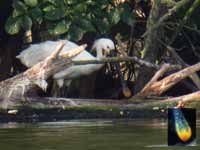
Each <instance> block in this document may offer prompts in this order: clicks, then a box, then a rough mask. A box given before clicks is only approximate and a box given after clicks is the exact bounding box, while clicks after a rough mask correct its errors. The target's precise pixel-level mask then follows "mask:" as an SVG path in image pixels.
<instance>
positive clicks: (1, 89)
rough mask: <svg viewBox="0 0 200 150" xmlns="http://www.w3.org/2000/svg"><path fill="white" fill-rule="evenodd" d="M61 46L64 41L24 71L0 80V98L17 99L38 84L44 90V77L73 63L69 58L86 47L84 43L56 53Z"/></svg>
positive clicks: (45, 84)
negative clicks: (61, 52)
mask: <svg viewBox="0 0 200 150" xmlns="http://www.w3.org/2000/svg"><path fill="white" fill-rule="evenodd" d="M63 46H64V43H60V44H59V45H58V46H57V47H56V50H55V51H54V52H53V53H52V54H51V55H50V56H49V57H47V58H46V59H45V60H44V61H42V62H39V63H38V64H36V65H34V66H33V67H32V68H30V69H28V70H27V71H25V72H24V73H21V74H18V75H16V76H14V77H12V78H9V79H7V80H5V81H2V82H0V97H1V98H2V99H7V98H10V97H14V98H16V99H19V98H21V97H23V96H26V94H27V93H28V92H29V91H31V92H29V93H32V91H34V89H35V88H37V87H38V86H39V87H40V88H42V89H43V90H45V89H46V87H47V83H46V79H47V78H49V77H50V76H52V75H53V74H55V73H57V72H59V71H60V70H63V69H64V68H66V67H69V66H71V65H73V62H72V61H71V59H70V58H72V57H74V56H76V55H77V54H79V53H80V52H82V51H83V50H84V49H85V48H86V45H82V46H80V47H78V48H75V49H72V50H71V51H69V52H67V53H64V54H61V55H58V54H59V53H60V51H61V50H62V48H63Z"/></svg>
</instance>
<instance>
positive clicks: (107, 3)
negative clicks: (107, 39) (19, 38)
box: [5, 0, 134, 41]
mask: <svg viewBox="0 0 200 150" xmlns="http://www.w3.org/2000/svg"><path fill="white" fill-rule="evenodd" d="M12 6H13V13H12V15H11V16H10V17H9V18H8V20H7V23H6V25H5V30H6V32H7V33H9V34H11V35H13V34H17V33H19V32H20V31H22V32H25V31H27V30H31V29H32V27H34V28H36V29H37V30H38V32H40V30H42V31H44V30H45V32H47V33H48V34H49V35H51V36H64V37H67V38H69V39H71V40H74V41H78V40H80V39H81V38H82V37H83V35H84V34H85V33H87V32H94V33H95V34H106V33H109V31H110V30H111V28H112V27H113V26H114V25H116V24H118V23H119V22H120V21H121V22H124V23H126V24H127V25H132V23H133V21H134V16H133V13H132V11H131V8H130V6H129V5H128V4H127V3H124V4H120V5H118V6H115V5H114V4H113V3H112V0H101V1H96V0H84V1H82V0H40V1H39V0H14V1H13V5H12Z"/></svg>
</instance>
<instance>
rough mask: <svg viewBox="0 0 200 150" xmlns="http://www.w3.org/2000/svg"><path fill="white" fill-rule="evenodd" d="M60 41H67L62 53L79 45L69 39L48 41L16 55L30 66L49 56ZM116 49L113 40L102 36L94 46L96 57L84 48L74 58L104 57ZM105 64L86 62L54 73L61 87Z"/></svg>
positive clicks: (92, 58)
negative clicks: (65, 81) (66, 81)
mask: <svg viewBox="0 0 200 150" xmlns="http://www.w3.org/2000/svg"><path fill="white" fill-rule="evenodd" d="M60 42H64V43H65V46H64V47H63V49H62V51H61V53H62V52H66V51H69V50H71V49H73V48H76V47H78V45H77V44H75V43H73V42H71V41H68V40H58V41H46V42H42V43H39V44H31V45H30V46H29V47H28V48H27V49H25V50H23V51H22V52H21V53H20V54H19V55H18V56H16V58H18V59H20V61H21V62H22V64H24V65H25V66H27V67H28V68H29V67H32V66H33V65H35V64H37V63H38V62H40V61H42V60H44V59H45V58H46V57H48V56H49V55H50V54H51V53H52V52H53V51H54V50H55V48H56V46H57V45H58V44H59V43H60ZM114 49H115V45H114V43H113V41H112V40H110V39H108V38H100V39H98V40H96V41H95V42H94V44H93V46H92V50H96V54H97V56H96V57H95V56H93V55H92V54H90V53H89V52H87V51H86V50H84V51H82V52H81V53H80V54H79V55H77V56H76V57H74V58H73V59H72V60H74V61H75V60H94V59H99V58H102V57H106V55H107V54H109V53H110V52H111V51H112V50H114ZM103 65H104V64H86V65H76V66H71V67H68V68H66V69H64V70H62V71H60V72H58V73H56V74H54V75H53V79H55V80H56V82H57V84H58V86H59V88H61V87H62V86H63V84H64V80H69V81H70V80H72V79H74V78H77V77H79V76H82V75H89V74H91V73H93V72H95V71H97V70H99V69H100V68H102V67H103ZM69 83H70V82H69Z"/></svg>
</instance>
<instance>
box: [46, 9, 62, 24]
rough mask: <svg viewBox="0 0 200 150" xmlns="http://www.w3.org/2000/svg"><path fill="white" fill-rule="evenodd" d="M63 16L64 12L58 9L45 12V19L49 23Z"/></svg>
mask: <svg viewBox="0 0 200 150" xmlns="http://www.w3.org/2000/svg"><path fill="white" fill-rule="evenodd" d="M64 16H65V11H64V10H63V9H60V8H54V9H53V10H51V11H46V12H45V16H44V17H45V18H46V19H47V20H50V21H55V20H59V19H61V18H63V17H64Z"/></svg>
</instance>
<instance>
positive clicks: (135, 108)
mask: <svg viewBox="0 0 200 150" xmlns="http://www.w3.org/2000/svg"><path fill="white" fill-rule="evenodd" d="M195 95H197V97H198V95H199V92H198V93H195ZM193 96H194V95H190V96H185V97H188V98H185V97H177V98H172V99H170V98H167V99H166V98H161V99H160V98H159V99H160V100H158V99H156V98H151V99H149V100H148V101H147V100H145V99H140V98H138V97H135V98H132V99H130V100H112V99H68V98H47V97H46V98H41V97H38V98H36V97H34V98H30V97H26V98H25V100H17V103H16V99H9V101H10V102H13V103H15V105H12V107H10V109H4V108H3V109H2V108H1V109H0V117H1V120H0V122H9V121H18V122H21V121H22V122H32V121H33V122H37V121H58V120H66V119H97V118H101V119H107V118H109V119H111V118H157V117H162V118H163V117H164V118H166V117H167V108H171V107H174V106H176V105H177V104H178V102H179V100H180V99H183V101H184V103H185V104H186V105H185V107H194V108H200V106H198V105H197V104H199V103H198V102H199V100H200V99H195V100H193V99H191V97H193ZM163 99H165V100H163ZM3 101H4V100H3V99H0V103H2V102H3Z"/></svg>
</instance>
